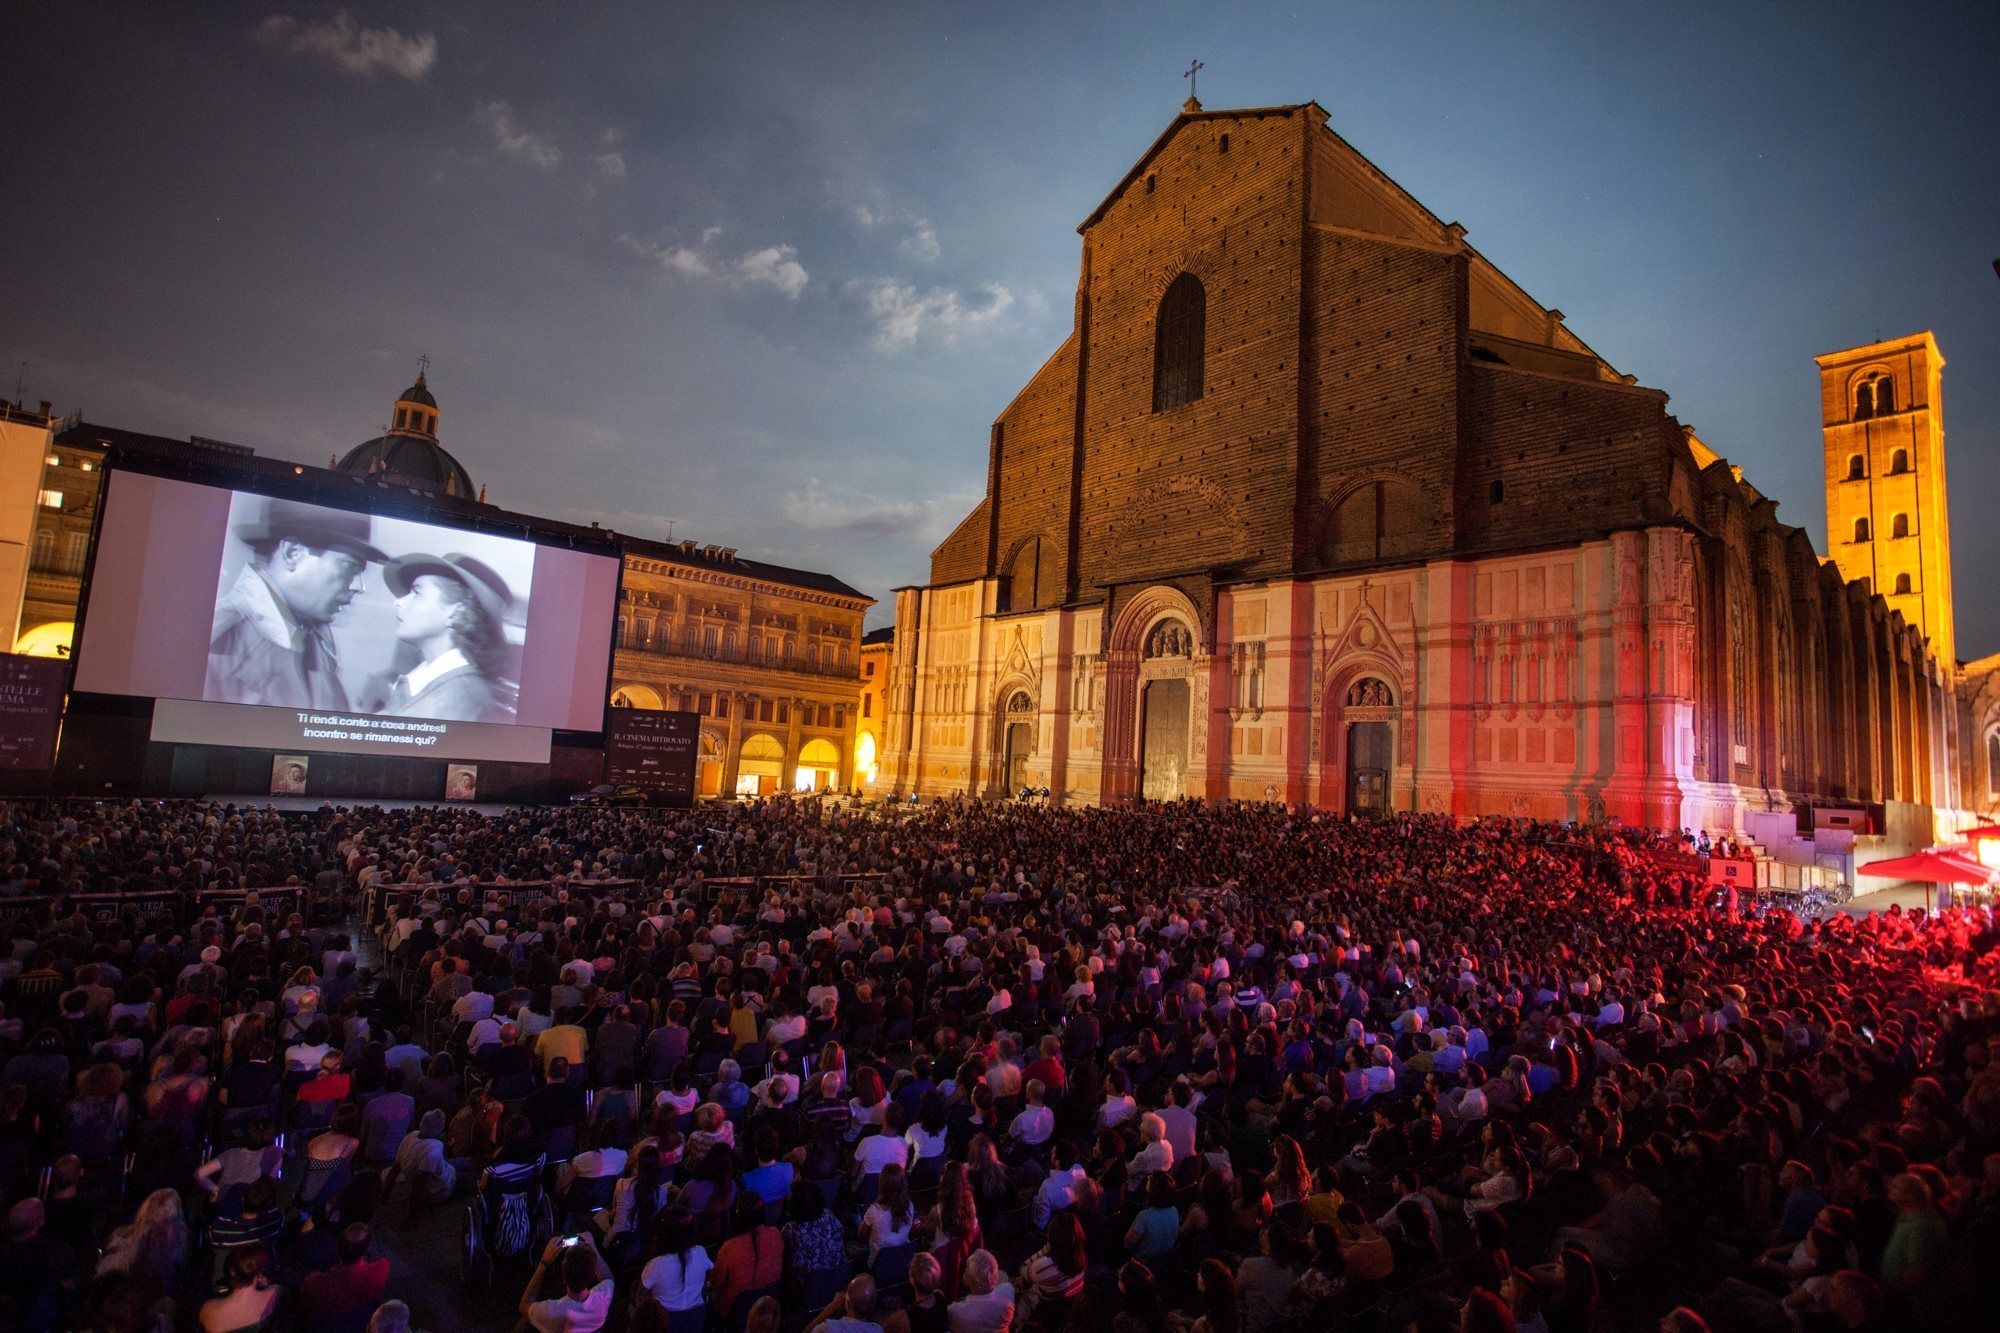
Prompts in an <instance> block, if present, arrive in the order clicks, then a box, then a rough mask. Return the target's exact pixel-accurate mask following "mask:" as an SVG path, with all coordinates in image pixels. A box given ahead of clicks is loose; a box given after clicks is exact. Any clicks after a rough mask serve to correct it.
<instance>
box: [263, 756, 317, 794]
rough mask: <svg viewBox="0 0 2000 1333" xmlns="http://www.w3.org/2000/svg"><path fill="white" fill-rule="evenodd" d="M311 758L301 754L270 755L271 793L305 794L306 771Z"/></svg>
mask: <svg viewBox="0 0 2000 1333" xmlns="http://www.w3.org/2000/svg"><path fill="white" fill-rule="evenodd" d="M311 763H312V759H311V757H310V756H308V755H303V754H277V755H272V756H271V795H273V796H304V795H305V794H306V771H307V768H308V767H309V766H310V765H311Z"/></svg>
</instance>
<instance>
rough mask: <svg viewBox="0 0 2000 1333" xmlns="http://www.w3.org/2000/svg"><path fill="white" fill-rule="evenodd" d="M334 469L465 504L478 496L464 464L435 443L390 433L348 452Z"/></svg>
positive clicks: (358, 445) (363, 443)
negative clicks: (385, 479) (387, 480)
mask: <svg viewBox="0 0 2000 1333" xmlns="http://www.w3.org/2000/svg"><path fill="white" fill-rule="evenodd" d="M334 466H335V467H336V468H337V469H338V470H339V471H342V472H355V473H359V474H361V475H362V476H387V477H388V479H389V480H391V481H399V482H401V483H403V484H404V485H406V486H408V487H410V488H411V489H412V490H418V491H430V492H433V493H434V494H437V495H455V496H459V497H460V498H462V499H466V500H471V499H475V498H477V496H478V491H476V490H475V489H474V488H473V485H472V474H471V473H469V472H467V471H466V470H465V464H463V463H461V462H459V461H458V460H457V459H456V458H453V457H452V456H451V453H450V451H449V450H447V449H446V448H445V447H444V446H443V445H441V444H439V443H438V442H437V441H436V440H423V439H418V438H416V437H414V436H410V435H397V434H393V433H392V434H388V435H378V436H376V437H375V438H374V439H372V440H363V441H362V442H361V443H360V444H357V445H355V446H354V447H353V448H352V449H349V450H348V451H347V453H346V454H345V456H343V457H342V458H341V460H340V461H339V462H338V463H336V464H335V465H334Z"/></svg>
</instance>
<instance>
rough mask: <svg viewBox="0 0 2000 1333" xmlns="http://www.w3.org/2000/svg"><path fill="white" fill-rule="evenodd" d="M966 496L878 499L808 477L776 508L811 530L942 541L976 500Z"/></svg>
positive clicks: (793, 521)
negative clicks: (803, 486) (803, 483)
mask: <svg viewBox="0 0 2000 1333" xmlns="http://www.w3.org/2000/svg"><path fill="white" fill-rule="evenodd" d="M978 499H979V497H977V496H968V495H932V496H926V497H924V498H922V499H916V500H894V501H886V502H885V501H884V500H882V499H881V497H879V496H876V495H872V494H869V493H868V492H865V491H860V490H856V489H854V488H853V487H849V486H838V485H836V486H828V485H827V484H826V483H825V482H823V481H821V480H820V479H819V478H818V477H809V478H807V480H806V488H805V489H804V490H803V491H787V492H786V493H785V500H784V504H783V505H782V506H780V511H781V513H782V515H783V517H784V519H785V521H786V522H788V523H791V524H793V525H795V526H797V527H800V528H804V529H807V530H809V531H812V532H828V533H844V534H848V535H852V536H859V537H909V538H920V539H922V540H925V541H929V542H937V541H942V540H943V539H944V538H945V536H946V535H947V534H949V533H950V531H951V529H952V527H953V526H954V525H956V524H957V523H958V521H959V520H960V519H962V518H964V517H965V515H966V512H967V511H968V510H970V509H971V508H972V506H973V505H974V504H976V503H978Z"/></svg>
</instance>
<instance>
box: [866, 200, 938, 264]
mask: <svg viewBox="0 0 2000 1333" xmlns="http://www.w3.org/2000/svg"><path fill="white" fill-rule="evenodd" d="M849 211H850V212H851V213H852V215H853V217H854V221H855V223H856V224H857V225H859V226H860V227H861V228H862V229H863V230H864V231H873V230H874V229H875V228H877V227H906V228H908V231H907V233H906V234H905V235H904V237H903V239H902V240H900V241H898V242H897V243H896V250H897V252H898V253H899V254H901V255H903V256H904V257H905V258H908V259H915V260H918V261H920V262H922V263H926V264H935V263H936V262H937V261H938V259H939V258H940V257H941V256H942V255H943V254H944V249H943V247H942V246H941V245H939V244H938V234H937V228H935V227H933V226H931V222H930V219H929V218H923V217H917V216H915V215H913V214H910V213H907V212H904V211H901V210H899V209H894V208H890V207H888V206H886V205H881V204H856V205H854V207H853V208H852V209H851V210H849Z"/></svg>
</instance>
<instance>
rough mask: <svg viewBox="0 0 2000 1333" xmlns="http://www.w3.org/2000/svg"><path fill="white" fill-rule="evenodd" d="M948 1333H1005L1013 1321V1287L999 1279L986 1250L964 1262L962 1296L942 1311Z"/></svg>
mask: <svg viewBox="0 0 2000 1333" xmlns="http://www.w3.org/2000/svg"><path fill="white" fill-rule="evenodd" d="M945 1317H946V1319H947V1321H948V1322H949V1324H950V1328H951V1333H1006V1330H1007V1328H1008V1327H1009V1326H1010V1325H1012V1324H1013V1322H1014V1287H1013V1284H1012V1283H1009V1282H1002V1281H1001V1280H1000V1261H999V1260H998V1259H995V1258H994V1257H993V1254H992V1252H991V1251H989V1250H974V1251H973V1252H972V1253H971V1254H970V1255H968V1256H967V1257H966V1260H965V1295H964V1296H962V1297H960V1298H959V1299H958V1300H955V1301H953V1302H952V1303H951V1306H950V1308H949V1309H947V1310H946V1312H945Z"/></svg>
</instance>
